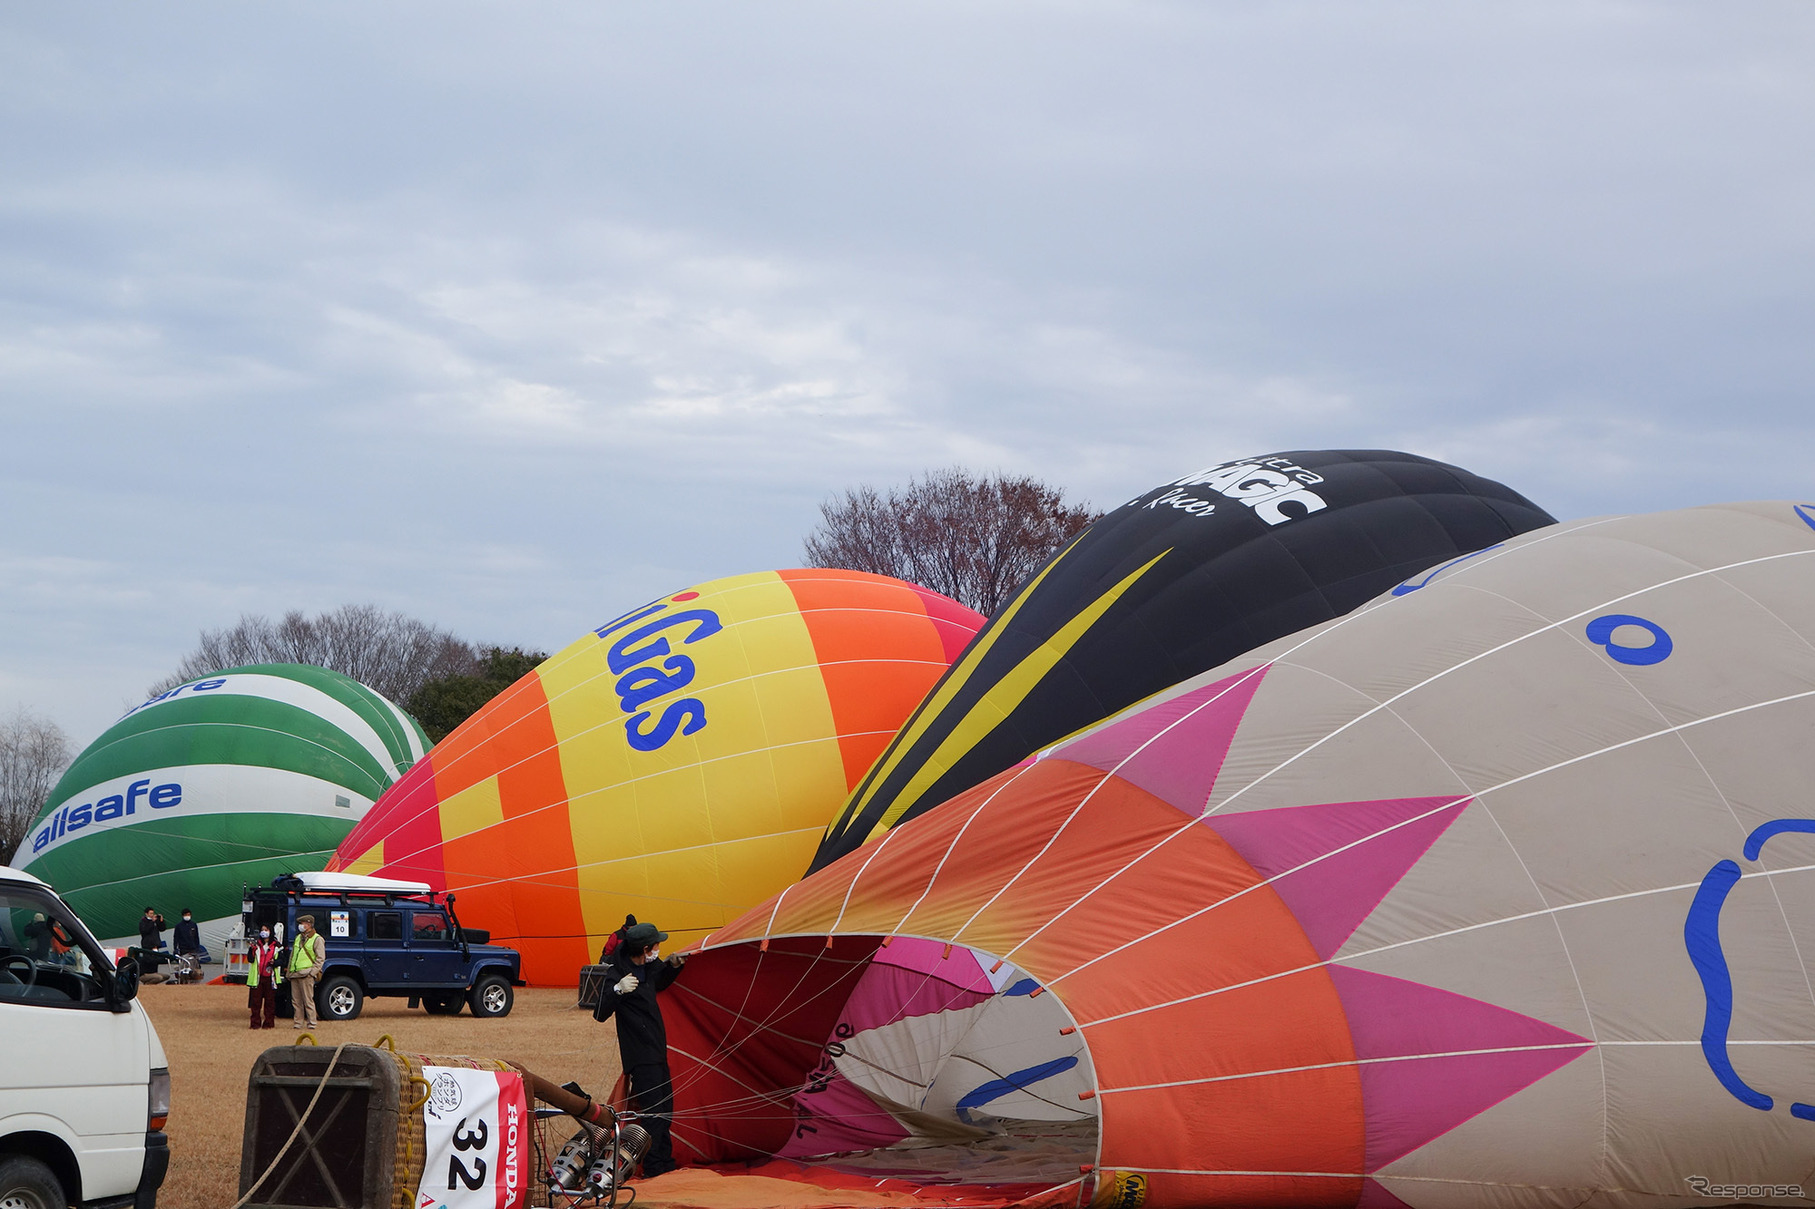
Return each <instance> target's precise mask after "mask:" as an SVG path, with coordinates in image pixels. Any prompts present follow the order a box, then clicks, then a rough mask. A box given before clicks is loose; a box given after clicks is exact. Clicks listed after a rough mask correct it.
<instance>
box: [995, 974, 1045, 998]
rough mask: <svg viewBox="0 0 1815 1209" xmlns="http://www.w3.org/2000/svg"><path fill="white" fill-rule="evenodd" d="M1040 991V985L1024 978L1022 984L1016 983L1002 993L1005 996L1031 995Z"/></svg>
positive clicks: (1005, 988)
mask: <svg viewBox="0 0 1815 1209" xmlns="http://www.w3.org/2000/svg"><path fill="white" fill-rule="evenodd" d="M1039 989H1040V984H1039V983H1037V982H1035V981H1034V980H1033V979H1031V978H1023V979H1022V980H1021V981H1020V982H1017V983H1015V985H1013V986H1011V987H1004V988H1003V990H1002V993H1003V994H1004V995H1031V994H1033V993H1034V992H1035V991H1037V990H1039Z"/></svg>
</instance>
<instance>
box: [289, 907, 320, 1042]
mask: <svg viewBox="0 0 1815 1209" xmlns="http://www.w3.org/2000/svg"><path fill="white" fill-rule="evenodd" d="M327 960H328V948H327V943H326V942H325V941H323V940H322V938H321V933H319V932H317V931H316V930H315V917H314V916H313V915H298V916H297V917H296V941H295V943H293V944H292V945H291V946H290V963H289V969H288V971H287V972H286V973H285V974H284V979H285V980H286V981H287V982H289V984H290V1006H291V1008H292V1009H293V1011H292V1013H291V1014H292V1015H293V1016H294V1017H295V1019H294V1020H293V1021H292V1022H291V1024H290V1027H291V1028H315V1027H316V1026H317V1025H319V1024H320V1023H321V1022H320V1021H319V1020H317V1019H316V1018H315V980H316V979H317V978H320V977H321V967H322V966H323V965H324V964H325V963H326V962H327Z"/></svg>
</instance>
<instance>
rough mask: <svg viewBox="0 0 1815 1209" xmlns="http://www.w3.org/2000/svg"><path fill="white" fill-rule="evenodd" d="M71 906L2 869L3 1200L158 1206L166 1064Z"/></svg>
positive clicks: (128, 989) (134, 988) (31, 1205)
mask: <svg viewBox="0 0 1815 1209" xmlns="http://www.w3.org/2000/svg"><path fill="white" fill-rule="evenodd" d="M137 995H138V971H137V969H136V968H135V967H134V966H133V965H132V963H131V962H126V963H124V964H123V968H120V969H116V968H115V967H114V964H113V962H112V961H111V960H109V958H108V957H107V954H106V952H105V951H104V950H103V949H102V948H101V946H100V945H99V944H98V943H96V941H95V938H94V937H93V936H92V935H90V933H89V931H88V929H87V928H85V927H83V926H82V922H81V921H80V920H79V919H77V918H76V915H75V912H73V911H71V910H70V909H69V907H68V906H66V905H65V904H64V902H63V900H62V899H60V898H58V897H57V895H56V893H55V892H54V891H53V890H52V889H51V888H50V887H49V886H47V885H45V884H44V883H43V882H41V881H39V880H38V879H37V878H35V877H33V876H32V875H31V874H29V873H22V872H20V871H19V870H17V869H12V868H8V867H6V866H4V865H0V1055H4V1060H0V1206H6V1207H7V1209H64V1207H65V1206H68V1205H80V1206H83V1209H124V1207H125V1206H133V1207H134V1209H154V1206H155V1205H156V1204H157V1195H158V1188H159V1187H160V1186H161V1185H162V1184H163V1182H164V1174H165V1172H166V1171H167V1170H168V1169H169V1167H170V1149H169V1144H168V1142H167V1141H166V1139H165V1136H164V1132H163V1130H164V1122H165V1119H166V1118H167V1117H168V1116H169V1114H170V1070H169V1066H168V1063H167V1062H166V1060H165V1057H164V1047H163V1046H162V1045H161V1044H160V1043H159V1041H158V1035H157V1030H155V1029H153V1028H152V1027H151V1019H150V1017H148V1016H147V1015H146V1014H145V1009H144V1007H142V1006H141V1005H140V1004H139V1003H138V1002H137Z"/></svg>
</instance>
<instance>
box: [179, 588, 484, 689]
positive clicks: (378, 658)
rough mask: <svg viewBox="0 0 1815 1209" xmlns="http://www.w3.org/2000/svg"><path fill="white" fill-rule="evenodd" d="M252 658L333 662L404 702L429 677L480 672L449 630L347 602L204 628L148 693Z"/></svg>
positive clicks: (475, 656) (474, 656)
mask: <svg viewBox="0 0 1815 1209" xmlns="http://www.w3.org/2000/svg"><path fill="white" fill-rule="evenodd" d="M253 663H308V664H313V665H315V666H316V667H325V668H332V669H333V670H334V671H337V672H340V673H342V674H344V675H347V676H351V677H352V678H353V679H355V680H357V681H359V682H360V683H361V684H363V685H365V686H366V687H367V688H369V689H372V690H373V691H375V692H378V693H382V694H383V695H384V696H386V697H388V698H390V699H391V700H392V701H395V702H398V703H402V702H405V701H408V700H409V699H410V698H411V697H412V696H414V695H415V694H416V691H417V690H418V689H420V688H421V687H422V686H423V685H424V684H426V683H427V682H428V681H430V680H438V679H441V678H443V677H446V676H470V675H475V674H477V672H478V671H479V670H480V663H481V652H480V651H479V650H477V649H475V648H474V647H473V646H472V645H471V644H470V643H467V642H464V641H462V640H461V639H459V638H456V637H454V635H452V634H450V633H448V632H447V631H445V630H439V629H436V628H435V627H434V626H431V625H429V624H428V623H427V622H424V621H418V620H417V619H416V618H414V617H409V616H406V615H405V614H403V613H387V612H385V611H383V610H382V609H380V608H379V607H378V606H377V605H369V604H366V605H342V606H341V607H340V608H338V609H335V610H334V611H332V612H329V613H320V614H317V615H316V616H314V617H305V616H304V615H303V614H302V613H301V612H300V611H298V610H292V611H291V612H288V613H285V614H284V616H283V619H282V620H281V621H277V622H273V621H271V619H270V618H268V617H262V616H257V615H253V614H243V615H242V616H241V617H240V619H239V622H238V624H236V625H232V626H228V627H226V628H224V629H219V630H203V631H202V637H201V642H200V644H199V645H198V646H197V647H196V649H195V650H194V651H192V652H191V653H190V654H189V655H188V656H186V657H185V658H184V659H183V662H182V663H181V664H179V665H178V666H177V670H176V672H175V674H174V675H171V676H167V677H165V678H164V679H163V680H160V681H159V682H158V683H156V684H154V685H152V686H151V688H150V689H149V690H148V693H149V695H151V696H154V697H155V696H156V695H157V694H159V693H161V692H164V691H166V690H167V689H171V688H174V687H176V686H177V685H179V684H183V683H186V682H188V681H190V680H195V679H198V678H200V677H202V676H207V675H211V674H212V673H214V672H218V671H222V670H224V669H226V668H230V667H244V666H246V665H247V664H253Z"/></svg>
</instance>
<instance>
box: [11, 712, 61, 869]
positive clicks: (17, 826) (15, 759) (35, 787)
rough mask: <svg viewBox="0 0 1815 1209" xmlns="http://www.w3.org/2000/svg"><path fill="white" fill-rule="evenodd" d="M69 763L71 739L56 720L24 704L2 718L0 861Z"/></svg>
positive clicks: (16, 842)
mask: <svg viewBox="0 0 1815 1209" xmlns="http://www.w3.org/2000/svg"><path fill="white" fill-rule="evenodd" d="M67 767H69V740H68V739H67V738H65V737H64V735H63V730H62V728H61V727H59V726H58V725H57V724H56V723H55V722H52V721H50V720H49V719H47V718H40V717H38V716H37V715H36V714H34V713H32V712H31V711H30V710H28V709H25V708H24V707H20V708H19V709H17V710H15V711H13V714H12V716H11V717H9V718H4V719H0V862H4V861H9V860H11V859H12V856H13V853H14V852H16V851H17V850H18V848H19V845H20V843H21V842H23V841H24V839H25V833H26V830H27V829H28V828H29V827H30V826H31V821H32V818H33V816H35V815H36V814H37V813H38V811H39V810H40V809H41V808H42V807H43V805H44V800H45V799H46V798H48V797H49V796H50V791H51V790H52V789H53V788H55V787H56V784H57V778H58V777H59V776H61V775H62V774H63V770H64V769H65V768H67Z"/></svg>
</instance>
